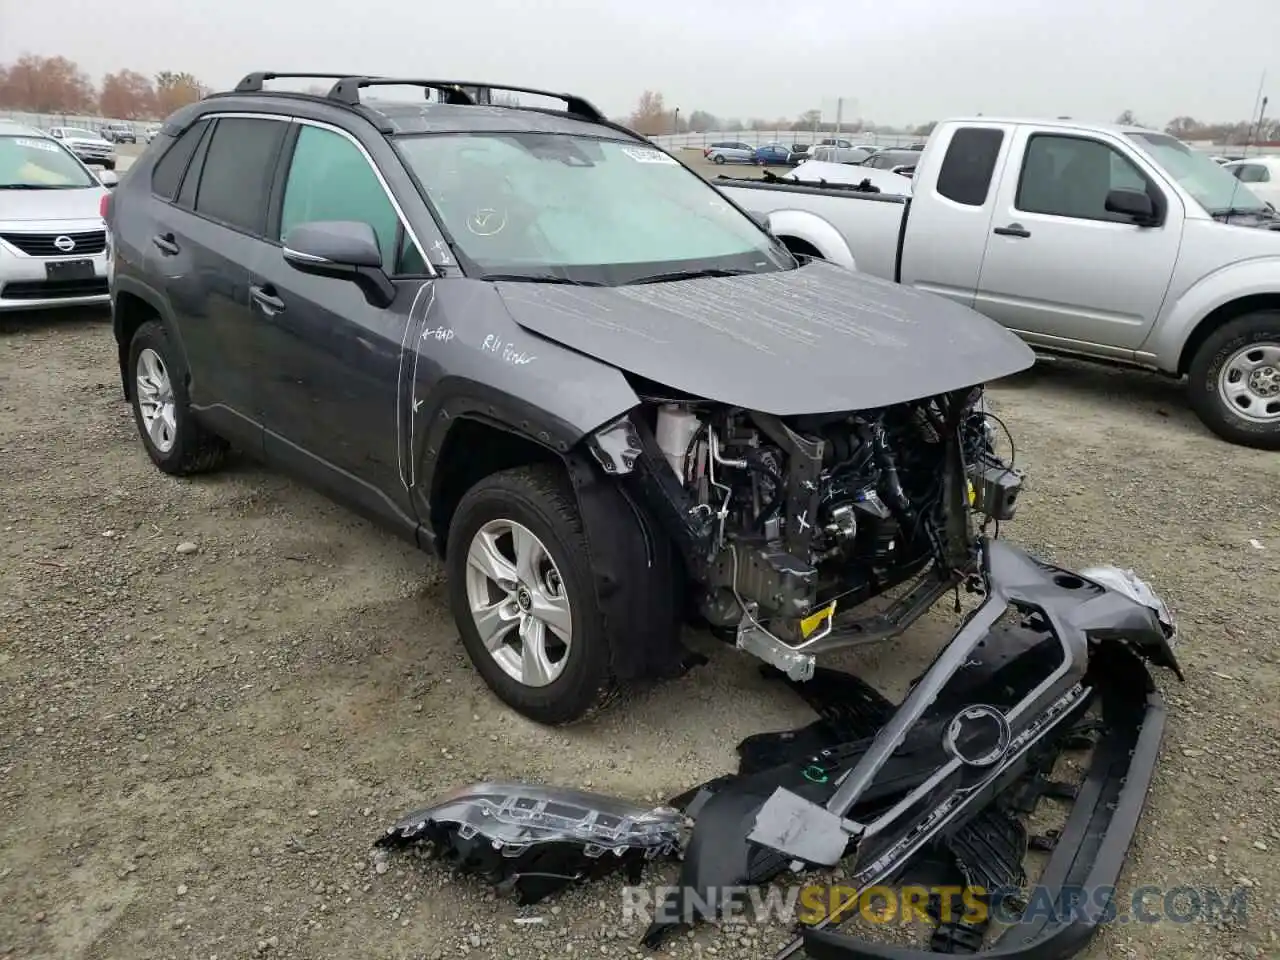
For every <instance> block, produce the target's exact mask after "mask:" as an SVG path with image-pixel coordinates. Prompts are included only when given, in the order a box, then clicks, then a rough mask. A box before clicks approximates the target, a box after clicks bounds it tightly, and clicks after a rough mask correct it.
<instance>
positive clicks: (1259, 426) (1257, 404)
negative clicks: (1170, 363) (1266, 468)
mask: <svg viewBox="0 0 1280 960" xmlns="http://www.w3.org/2000/svg"><path fill="white" fill-rule="evenodd" d="M1188 374H1189V384H1188V387H1189V390H1190V400H1191V406H1192V408H1193V409H1194V410H1195V412H1196V414H1197V415H1198V416H1199V417H1200V419H1201V420H1202V421H1203V422H1204V424H1205V426H1207V427H1208V428H1209V429H1210V430H1212V431H1213V432H1214V433H1216V434H1217V435H1218V436H1220V437H1222V438H1223V439H1224V440H1229V441H1231V442H1232V443H1238V444H1241V445H1242V446H1246V447H1254V448H1257V449H1260V450H1280V311H1266V312H1260V313H1250V314H1246V315H1245V316H1242V317H1237V318H1236V319H1234V320H1232V321H1230V322H1229V323H1225V324H1223V325H1222V326H1221V327H1219V328H1218V329H1217V330H1215V331H1214V332H1213V333H1211V334H1210V335H1209V337H1208V338H1207V339H1206V340H1205V342H1204V343H1202V344H1201V345H1200V349H1198V350H1197V351H1196V353H1195V356H1194V357H1193V358H1192V360H1191V368H1190V370H1189V372H1188Z"/></svg>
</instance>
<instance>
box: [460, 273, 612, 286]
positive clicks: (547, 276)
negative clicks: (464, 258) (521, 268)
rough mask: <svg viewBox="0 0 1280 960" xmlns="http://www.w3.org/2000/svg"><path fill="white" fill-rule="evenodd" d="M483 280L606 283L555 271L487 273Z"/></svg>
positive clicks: (577, 284) (568, 283) (596, 284)
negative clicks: (558, 274) (558, 273)
mask: <svg viewBox="0 0 1280 960" xmlns="http://www.w3.org/2000/svg"><path fill="white" fill-rule="evenodd" d="M481 279H482V280H508V281H513V282H516V283H563V284H566V285H567V286H571V287H601V286H604V284H601V283H597V282H595V281H594V280H571V279H569V278H568V277H558V276H556V275H555V274H554V273H486V274H484V276H482V277H481Z"/></svg>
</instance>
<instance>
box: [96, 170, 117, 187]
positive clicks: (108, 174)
mask: <svg viewBox="0 0 1280 960" xmlns="http://www.w3.org/2000/svg"><path fill="white" fill-rule="evenodd" d="M98 182H99V183H100V184H102V185H103V186H104V187H106V188H107V189H108V190H110V189H111V188H112V187H114V186H115V185H116V184H117V183H119V182H120V178H119V177H118V176H116V172H115V171H114V170H100V171H99V172H98Z"/></svg>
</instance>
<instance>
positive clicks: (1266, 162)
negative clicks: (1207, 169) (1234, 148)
mask: <svg viewBox="0 0 1280 960" xmlns="http://www.w3.org/2000/svg"><path fill="white" fill-rule="evenodd" d="M1242 163H1257V164H1261V165H1262V166H1264V167H1275V166H1280V157H1277V156H1269V155H1259V156H1256V157H1241V158H1240V159H1239V160H1228V161H1227V162H1226V163H1224V164H1223V166H1224V167H1238V166H1240V165H1241V164H1242Z"/></svg>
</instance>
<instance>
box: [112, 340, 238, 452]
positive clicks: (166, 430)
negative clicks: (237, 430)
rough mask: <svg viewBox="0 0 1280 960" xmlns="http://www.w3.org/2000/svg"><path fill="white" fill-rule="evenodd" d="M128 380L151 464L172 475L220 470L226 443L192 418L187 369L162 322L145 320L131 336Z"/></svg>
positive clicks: (136, 418) (137, 420)
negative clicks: (130, 382) (129, 379)
mask: <svg viewBox="0 0 1280 960" xmlns="http://www.w3.org/2000/svg"><path fill="white" fill-rule="evenodd" d="M129 376H130V378H131V379H132V384H131V386H130V391H129V393H130V402H131V403H132V405H133V419H134V423H136V424H137V426H138V434H139V435H140V436H141V437H142V444H143V446H144V447H146V449H147V455H148V456H150V457H151V462H152V463H154V464H155V465H156V466H157V467H159V468H160V469H161V470H163V471H164V472H165V473H168V474H173V475H174V476H185V475H187V474H192V473H205V472H208V471H210V470H214V469H216V468H217V467H219V466H221V465H222V462H223V460H224V459H225V458H226V453H227V444H226V442H225V441H224V440H222V438H221V437H218V436H215V435H214V434H212V433H210V432H209V431H208V430H206V429H205V428H204V426H203V425H202V424H200V423H199V422H198V421H197V420H196V419H195V417H194V416H193V415H192V413H191V410H190V405H189V402H188V397H187V376H186V369H185V367H183V365H182V358H181V355H180V354H179V353H178V351H177V350H175V349H174V347H173V345H172V342H171V341H170V340H169V334H168V332H167V331H166V330H165V328H164V325H163V324H161V323H160V321H158V320H149V321H147V322H146V323H144V324H143V325H142V326H140V327H139V328H138V330H137V332H136V333H135V334H134V335H133V339H132V340H131V341H130V343H129Z"/></svg>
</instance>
